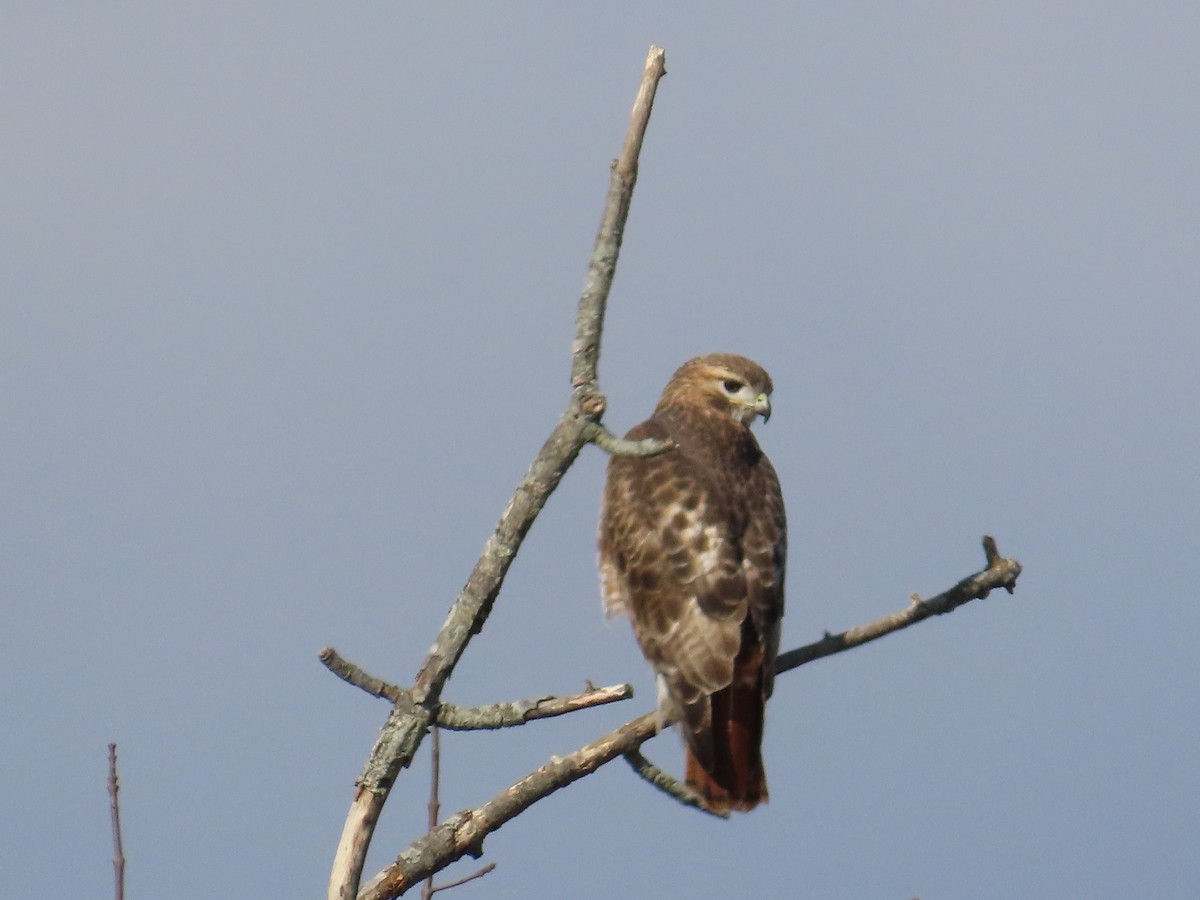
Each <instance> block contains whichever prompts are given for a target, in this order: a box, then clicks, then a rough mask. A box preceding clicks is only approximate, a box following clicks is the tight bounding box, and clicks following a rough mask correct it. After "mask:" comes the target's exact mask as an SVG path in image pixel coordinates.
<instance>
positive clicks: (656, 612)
mask: <svg viewBox="0 0 1200 900" xmlns="http://www.w3.org/2000/svg"><path fill="white" fill-rule="evenodd" d="M628 437H629V439H630V440H641V439H643V438H647V437H652V438H659V439H663V438H666V437H667V434H666V431H665V429H664V428H663V427H662V426H661V425H660V424H659V423H658V422H656V421H655V420H653V419H651V420H649V421H647V422H643V423H642V424H641V425H639V426H637V427H636V428H634V429H633V430H632V431H630V432H629V435H628ZM706 462H707V461H706V460H701V459H697V458H696V457H694V456H693V455H691V454H689V453H688V452H687V448H686V447H680V448H679V449H677V450H674V451H672V452H670V453H665V454H663V455H661V456H655V457H651V458H648V459H626V458H620V457H614V458H613V459H612V461H611V462H610V463H609V473H608V480H607V483H606V487H605V493H604V508H603V512H602V514H601V526H600V575H601V585H602V590H603V594H604V603H605V609H606V611H607V612H608V613H609V614H610V615H611V614H613V613H616V612H619V611H621V610H624V611H625V612H627V613H628V614H629V617H630V619H631V620H632V622H633V627H634V631H635V633H636V635H637V638H638V642H639V643H640V644H641V646H642V650H643V652H644V653H645V655H646V657H647V658H648V659H649V660H650V661H651V663H652V664H653V665H654V667H655V669H656V670H658V671H659V672H660V673H661V674H662V675H664V676H665V677H666V679H667V681H668V684H669V686H670V687H671V689H672V690H671V693H672V695H673V698H674V699H675V700H676V702H678V703H681V704H683V705H684V706H685V707H686V706H687V705H690V704H691V703H694V702H695V701H697V700H698V699H700V698H701V696H703V695H707V694H711V693H713V692H715V691H718V690H720V689H721V688H724V687H727V686H728V685H729V684H730V682H731V681H732V679H733V670H734V660H735V659H736V658H737V656H738V651H739V649H740V648H741V645H742V631H743V622H744V621H745V620H746V618H747V613H748V612H749V614H750V618H751V621H752V622H753V623H754V630H755V631H756V632H757V638H758V640H760V641H763V642H764V643H765V644H766V646H767V648H768V649H769V650H770V651H771V652H770V654H769V655H770V658H771V659H772V660H773V659H774V650H775V649H776V648H777V647H778V643H779V637H778V635H779V618H780V616H781V615H782V597H783V572H782V570H781V567H780V565H779V564H780V563H781V562H782V560H783V558H784V555H785V553H786V550H785V547H784V544H783V542H784V540H785V538H784V537H783V535H784V527H783V522H782V519H783V501H782V496H781V493H780V490H779V482H778V479H777V478H776V477H775V472H774V470H773V469H771V468H770V463H769V462H767V461H766V459H765V457H764V458H763V459H762V460H761V462H762V463H763V464H764V465H765V468H764V470H763V472H762V473H761V476H762V477H761V478H758V479H756V481H759V482H761V483H755V484H744V485H731V484H723V483H720V478H721V473H714V472H712V471H711V466H710V465H706V464H705V463H706ZM731 488H732V490H731ZM752 493H758V494H759V495H760V496H763V495H764V494H765V496H763V501H762V503H761V504H760V503H758V502H757V501H756V502H754V503H751V504H749V505H748V504H747V503H746V502H745V495H749V494H752ZM751 507H753V508H751ZM681 712H682V710H681Z"/></svg>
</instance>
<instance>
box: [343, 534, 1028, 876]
mask: <svg viewBox="0 0 1200 900" xmlns="http://www.w3.org/2000/svg"><path fill="white" fill-rule="evenodd" d="M984 552H985V553H986V554H987V562H988V565H987V567H986V568H985V569H983V570H982V571H979V572H976V573H975V574H974V575H969V576H968V577H966V578H964V579H962V580H961V581H959V582H958V584H956V585H954V587H952V588H950V589H949V590H947V591H943V592H942V593H941V594H938V595H937V596H936V597H934V598H933V599H931V600H916V599H914V600H912V601H911V602H910V603H909V604H908V606H907V607H905V608H904V609H902V610H900V611H899V612H896V613H892V614H891V615H888V616H884V617H883V618H881V619H878V620H876V621H874V622H870V623H868V624H866V625H860V626H858V627H857V628H851V629H850V630H848V631H844V632H842V633H841V634H839V635H831V634H829V633H826V635H825V637H823V638H822V639H821V640H819V641H816V642H814V643H811V644H807V645H805V646H803V647H798V648H796V649H795V650H790V651H788V652H787V653H783V654H780V655H779V657H778V658H777V663H776V672H777V673H783V672H789V671H791V670H793V669H796V668H799V667H800V666H802V665H804V664H805V663H809V662H812V661H813V660H817V659H821V658H822V657H826V656H832V655H833V654H835V653H841V652H843V651H845V650H850V649H852V648H854V647H858V646H861V645H862V644H865V643H868V642H869V641H873V640H876V639H877V638H880V637H883V636H884V635H885V634H891V633H892V632H893V631H899V630H900V629H902V628H907V627H908V626H909V625H913V624H915V623H916V622H920V621H922V620H924V619H927V618H929V617H930V616H933V615H941V614H944V613H948V612H952V611H953V610H955V609H957V608H958V607H960V606H962V605H963V604H965V603H969V602H970V601H971V600H976V599H980V598H983V597H986V596H987V595H988V594H989V593H990V592H991V591H992V590H994V589H995V588H999V587H1002V588H1004V589H1005V590H1007V591H1008V592H1009V593H1012V591H1013V589H1014V588H1015V587H1016V580H1017V577H1018V576H1019V575H1020V574H1021V564H1020V563H1019V562H1017V561H1016V560H1015V559H1004V558H1002V557H1001V556H1000V554H999V553H998V552H997V551H996V547H995V541H994V540H992V539H991V538H990V537H985V538H984ZM665 724H670V723H669V722H666V723H664V725H665ZM658 725H659V715H658V713H657V712H648V713H645V714H644V715H641V716H639V717H638V718H636V719H634V720H633V721H631V722H628V723H626V724H625V725H622V726H621V727H620V728H618V729H617V730H616V731H613V732H611V733H609V734H606V735H605V736H604V737H602V738H599V739H598V740H595V741H593V742H592V743H590V744H588V745H587V746H586V747H582V748H580V749H579V750H576V751H575V752H574V753H571V754H569V755H567V756H564V757H559V758H553V759H551V761H550V762H549V763H547V764H546V765H544V766H542V767H541V768H540V769H538V770H537V771H536V772H532V773H530V774H529V775H527V776H525V777H524V778H522V779H521V780H520V781H518V782H517V783H516V784H514V785H512V787H510V788H508V790H506V791H504V792H502V793H500V794H498V795H497V796H495V797H493V798H492V799H491V800H489V801H488V802H487V803H485V804H484V805H483V806H481V807H479V808H478V809H473V810H465V811H463V812H460V813H458V814H456V815H454V816H451V817H450V818H449V819H447V820H446V821H445V822H442V823H441V824H440V825H438V826H437V827H436V828H434V829H432V830H431V831H430V832H429V833H428V834H426V835H425V836H424V837H422V838H420V839H419V840H417V841H416V842H415V843H413V844H412V845H411V846H410V847H409V848H408V849H407V850H405V851H404V852H403V853H401V854H400V855H399V856H398V857H397V858H396V861H395V862H394V863H392V864H391V865H390V866H388V867H387V868H386V869H384V870H383V871H382V872H380V873H379V874H378V875H376V876H375V877H374V878H372V879H371V881H370V883H369V884H368V885H367V886H366V887H365V888H364V889H363V892H362V893H361V894H360V895H359V900H391V898H394V897H398V896H400V894H402V893H404V892H405V891H406V890H408V888H409V887H411V886H412V885H414V884H417V883H419V882H420V881H421V880H423V879H424V878H426V877H428V875H429V874H430V873H431V872H437V871H439V870H441V869H443V868H445V867H446V866H448V865H450V864H451V863H452V862H455V861H456V860H459V859H461V858H462V857H464V856H474V857H478V856H479V855H480V854H481V853H482V852H483V841H484V838H486V837H487V835H489V834H490V833H492V832H493V831H495V830H497V829H498V828H500V826H502V825H503V824H504V823H505V822H508V821H509V820H510V819H512V818H514V817H515V816H517V815H519V814H520V813H522V812H524V811H525V810H526V809H528V808H529V807H530V806H532V805H533V804H534V803H536V802H537V801H539V800H541V799H543V798H544V797H548V796H550V794H552V793H554V792H555V791H557V790H559V789H560V788H564V787H566V786H567V785H569V784H572V783H574V782H576V781H578V780H579V779H580V778H583V777H585V776H586V775H590V774H591V773H592V772H594V771H596V770H597V769H598V768H600V767H601V766H603V765H605V764H606V763H609V762H611V761H612V760H614V759H616V758H617V757H619V756H624V757H626V758H629V757H631V756H633V755H634V754H637V756H639V757H640V756H641V754H640V753H639V752H638V751H639V748H640V747H641V745H642V744H643V743H645V742H646V741H647V740H649V739H650V738H651V737H653V736H654V735H655V734H656V733H657V731H658ZM642 759H644V757H642ZM635 761H636V758H635ZM646 764H647V766H650V767H652V768H651V769H647V770H646V771H647V772H649V773H650V774H651V776H652V778H651V780H652V782H653V783H654V784H655V786H656V787H659V788H660V789H662V790H665V791H666V792H667V793H668V794H670V795H671V796H673V797H675V798H676V799H679V800H681V801H682V802H685V803H686V802H688V801H687V794H688V793H690V792H689V791H688V790H687V788H686V787H684V786H683V785H680V784H679V783H678V782H677V781H674V779H672V778H671V776H669V775H666V773H664V772H662V771H661V770H659V769H658V768H657V767H655V766H653V764H652V763H649V762H648V761H647V763H646ZM635 768H638V766H636V765H635ZM639 774H641V772H639ZM673 781H674V783H673V784H672V783H671V782H673ZM689 805H691V804H689Z"/></svg>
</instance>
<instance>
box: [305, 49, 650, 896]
mask: <svg viewBox="0 0 1200 900" xmlns="http://www.w3.org/2000/svg"><path fill="white" fill-rule="evenodd" d="M664 73H665V66H664V54H663V51H662V50H661V49H660V48H658V47H651V48H650V53H649V55H648V56H647V58H646V65H645V69H644V72H643V76H642V82H641V86H640V88H639V90H638V94H637V98H636V100H635V101H634V107H633V113H632V115H631V117H630V123H629V129H628V131H627V133H626V137H625V143H624V146H623V147H622V150H621V155H620V157H619V158H618V159H617V161H616V163H615V164H614V165H613V168H612V176H611V179H610V183H609V191H608V197H607V200H606V202H605V206H604V212H603V215H602V217H601V222H600V228H599V232H598V233H597V235H596V246H595V249H594V251H593V253H592V257H591V261H590V262H589V264H588V274H587V277H586V279H585V282H584V289H583V293H582V295H581V296H580V300H579V310H578V314H577V317H576V327H575V341H574V343H573V345H572V362H571V387H572V396H571V400H570V402H569V403H568V405H567V409H566V411H565V412H564V413H563V414H562V416H561V418H560V419H559V421H558V424H557V425H556V426H555V428H554V430H553V431H552V432H551V434H550V437H549V438H548V439H547V440H546V443H545V444H544V445H543V446H542V449H541V450H540V451H539V453H538V455H537V458H536V459H534V461H533V464H532V465H531V466H530V468H529V471H528V472H527V473H526V474H525V477H524V478H523V479H522V480H521V482H520V484H519V485H518V486H517V489H516V492H515V493H514V494H513V497H512V499H511V500H510V501H509V503H508V506H507V508H505V510H504V512H503V514H502V515H501V517H500V521H499V522H498V523H497V525H496V530H495V531H494V532H493V534H492V536H491V537H489V538H488V540H487V542H486V543H485V544H484V548H483V552H482V554H481V555H480V558H479V561H478V562H477V563H476V564H475V568H474V570H473V571H472V572H471V574H470V576H469V577H468V579H467V583H466V585H464V587H463V589H462V591H461V592H460V593H459V596H458V599H456V600H455V602H454V604H453V605H452V606H451V608H450V613H449V615H448V616H447V617H446V621H445V624H443V626H442V629H441V631H440V633H439V634H438V636H437V639H436V640H435V641H434V644H433V647H432V649H431V650H430V651H429V655H428V656H427V657H426V659H425V662H424V664H423V665H422V666H421V669H420V671H419V672H418V673H417V677H416V681H415V684H414V685H413V689H412V701H413V702H412V704H411V705H408V704H402V703H396V704H395V705H394V706H393V708H392V712H391V714H390V715H389V716H388V720H387V722H386V723H385V724H384V726H383V729H382V730H381V732H380V735H379V738H378V740H377V741H376V743H375V746H374V748H373V749H372V751H371V755H370V757H369V758H368V760H367V763H366V765H365V766H364V768H363V771H362V774H361V775H360V776H359V779H358V787H357V790H356V792H355V796H354V800H353V801H352V803H351V805H350V810H349V812H348V813H347V815H346V821H345V823H344V825H343V827H342V837H341V840H340V841H339V842H338V848H337V852H336V853H335V855H334V861H333V866H332V869H331V872H330V878H329V891H328V897H329V900H353V898H354V897H355V896H356V895H357V894H358V885H359V881H360V879H361V877H362V869H363V865H364V863H365V861H366V854H367V848H368V847H369V846H370V843H371V837H372V835H373V834H374V831H375V825H376V823H377V822H378V820H379V815H380V812H381V811H382V809H383V805H384V803H385V802H386V801H387V798H388V794H389V793H390V791H391V789H392V785H393V784H394V783H395V780H396V778H397V776H398V775H399V773H400V770H401V769H402V768H404V767H405V766H407V765H408V764H409V763H410V762H411V761H412V759H413V756H414V755H415V754H416V752H417V749H418V748H419V747H420V745H421V740H422V739H423V738H424V736H425V733H426V731H427V729H428V728H429V725H430V724H431V723H432V721H433V718H434V715H435V710H436V708H437V706H438V703H439V701H440V699H441V692H442V688H443V686H444V685H445V683H446V680H447V679H448V678H449V677H450V673H451V672H453V670H454V667H455V665H457V663H458V660H459V659H460V658H461V656H462V654H463V651H464V650H465V649H466V646H467V643H468V642H469V641H470V639H471V637H472V636H473V635H475V634H478V633H479V631H480V630H481V629H482V628H483V625H484V622H485V621H486V620H487V617H488V614H489V613H490V612H491V608H492V604H493V603H494V602H495V600H496V597H497V595H498V594H499V592H500V587H501V585H502V584H503V582H504V576H505V574H506V573H507V571H508V567H509V566H510V565H511V563H512V561H513V559H514V558H515V557H516V554H517V551H518V550H519V549H520V546H521V542H522V541H523V540H524V537H525V535H526V534H527V533H528V531H529V528H530V526H531V525H532V524H533V521H534V519H535V518H536V517H537V515H538V513H540V512H541V510H542V507H543V506H544V505H545V503H546V500H547V498H548V497H549V496H550V494H551V493H552V492H553V491H554V489H555V488H556V487H557V486H558V483H559V481H560V480H561V479H562V477H563V475H564V474H565V473H566V471H567V469H568V468H569V467H570V466H571V464H572V463H573V462H574V461H575V458H576V457H577V456H578V455H579V451H580V450H581V449H582V448H583V446H584V444H585V443H587V442H588V441H589V440H591V439H593V437H594V435H593V434H590V433H589V432H588V430H587V428H586V426H587V424H588V423H594V422H598V421H599V420H600V417H601V415H603V413H604V405H605V401H604V396H603V395H602V394H601V393H600V390H599V379H598V374H597V366H598V364H599V359H600V338H601V334H602V332H603V327H604V311H605V307H606V304H607V302H608V293H609V290H610V289H611V287H612V279H613V274H614V272H615V270H616V264H617V257H618V254H619V252H620V248H621V240H622V237H623V235H624V229H625V220H626V218H627V217H628V214H629V207H630V204H631V202H632V199H633V188H634V185H635V183H636V181H637V166H638V154H639V153H640V151H641V147H642V141H643V139H644V137H645V132H646V127H647V125H648V124H649V120H650V112H651V109H652V107H653V103H654V94H655V91H656V90H657V87H658V81H659V79H660V78H661V77H662V76H663V74H664Z"/></svg>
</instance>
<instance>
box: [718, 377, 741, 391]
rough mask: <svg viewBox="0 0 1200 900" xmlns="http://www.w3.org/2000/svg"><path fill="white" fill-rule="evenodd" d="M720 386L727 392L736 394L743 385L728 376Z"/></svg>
mask: <svg viewBox="0 0 1200 900" xmlns="http://www.w3.org/2000/svg"><path fill="white" fill-rule="evenodd" d="M722 387H724V388H725V390H726V392H727V393H730V394H736V393H737V392H738V391H740V390H741V389H742V387H743V385H742V383H741V382H740V381H734V380H733V379H732V378H729V379H726V380H725V382H724V383H723V384H722Z"/></svg>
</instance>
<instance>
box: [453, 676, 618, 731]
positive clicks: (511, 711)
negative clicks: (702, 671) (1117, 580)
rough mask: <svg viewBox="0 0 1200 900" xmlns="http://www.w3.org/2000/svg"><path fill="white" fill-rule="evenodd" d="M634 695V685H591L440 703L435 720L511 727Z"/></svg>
mask: <svg viewBox="0 0 1200 900" xmlns="http://www.w3.org/2000/svg"><path fill="white" fill-rule="evenodd" d="M632 696H633V687H632V686H630V685H628V684H616V685H613V686H612V687H604V688H592V689H591V690H588V691H583V692H582V693H579V694H572V695H570V696H569V697H533V698H531V699H529V700H516V701H513V702H511V703H492V704H489V705H487V706H475V707H469V708H468V707H464V706H452V705H450V704H445V703H443V704H442V706H441V708H440V709H439V710H438V717H437V721H438V724H439V725H441V726H442V727H443V728H447V729H450V730H454V731H471V730H476V729H480V728H511V727H513V726H515V725H524V724H525V723H526V722H532V721H533V720H535V719H549V718H553V717H554V716H562V715H566V714H567V713H571V712H575V711H577V710H580V709H590V708H591V707H593V706H604V705H605V704H608V703H615V702H617V701H619V700H628V699H629V698H630V697H632Z"/></svg>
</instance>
